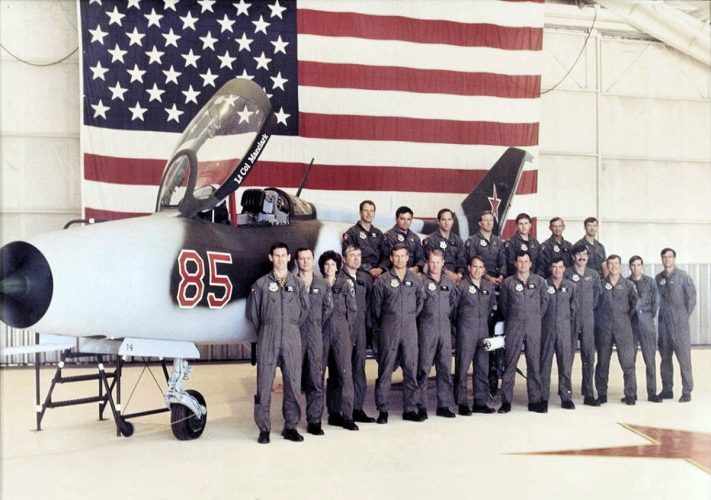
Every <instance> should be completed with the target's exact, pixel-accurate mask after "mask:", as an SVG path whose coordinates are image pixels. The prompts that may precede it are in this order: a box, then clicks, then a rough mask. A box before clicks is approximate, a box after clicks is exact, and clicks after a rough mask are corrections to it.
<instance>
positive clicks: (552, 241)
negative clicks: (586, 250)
mask: <svg viewBox="0 0 711 500" xmlns="http://www.w3.org/2000/svg"><path fill="white" fill-rule="evenodd" d="M548 227H549V229H550V230H551V237H550V238H548V239H547V240H546V241H544V242H543V243H541V251H540V253H539V254H538V260H537V261H536V273H537V274H540V275H541V276H543V277H544V278H548V277H549V276H550V275H551V262H553V261H554V260H555V259H557V258H559V257H560V258H562V259H563V263H564V264H565V267H566V268H567V267H570V266H572V265H573V258H572V256H571V255H570V249H571V248H572V247H573V245H571V243H570V242H569V241H566V240H565V239H564V238H563V231H565V222H564V221H563V219H562V218H560V217H553V218H552V219H551V221H550V224H549V225H548Z"/></svg>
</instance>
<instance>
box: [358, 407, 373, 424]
mask: <svg viewBox="0 0 711 500" xmlns="http://www.w3.org/2000/svg"><path fill="white" fill-rule="evenodd" d="M353 421H354V422H362V423H364V424H372V423H373V422H375V419H374V418H373V417H369V416H368V415H367V414H366V413H365V412H364V411H363V410H353Z"/></svg>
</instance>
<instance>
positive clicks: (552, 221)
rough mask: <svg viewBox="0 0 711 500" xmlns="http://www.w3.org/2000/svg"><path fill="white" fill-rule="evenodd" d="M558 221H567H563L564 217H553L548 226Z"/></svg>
mask: <svg viewBox="0 0 711 500" xmlns="http://www.w3.org/2000/svg"><path fill="white" fill-rule="evenodd" d="M558 221H561V222H563V224H565V222H564V221H563V217H553V218H552V219H551V221H550V222H549V223H548V227H551V226H552V225H553V223H554V222H558Z"/></svg>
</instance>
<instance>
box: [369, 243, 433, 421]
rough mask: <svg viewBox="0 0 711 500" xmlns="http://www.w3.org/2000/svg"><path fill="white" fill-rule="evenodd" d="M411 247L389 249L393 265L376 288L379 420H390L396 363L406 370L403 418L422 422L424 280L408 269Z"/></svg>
mask: <svg viewBox="0 0 711 500" xmlns="http://www.w3.org/2000/svg"><path fill="white" fill-rule="evenodd" d="M409 258H410V255H409V251H408V247H407V246H406V245H405V244H404V243H398V244H396V245H395V246H393V247H392V249H391V251H390V262H391V264H392V268H391V269H390V270H389V271H388V272H386V273H383V274H381V275H380V277H378V279H377V280H376V282H375V286H374V287H373V302H372V308H373V317H374V319H375V321H376V322H377V326H378V328H377V332H378V344H379V349H378V356H379V360H378V380H377V382H376V383H375V404H376V406H377V407H378V411H379V415H378V423H379V424H386V423H388V406H389V401H388V399H389V397H390V385H391V383H392V374H393V370H394V368H395V362H396V361H398V360H399V363H400V366H401V367H402V373H403V379H404V380H403V386H404V388H403V419H404V420H411V421H414V422H421V421H422V418H421V417H420V416H419V414H418V413H417V316H418V315H419V314H420V311H422V306H423V303H424V293H423V291H422V283H421V281H420V279H419V278H418V277H417V275H416V274H415V273H413V272H412V271H411V270H410V269H408V268H407V264H408V259H409Z"/></svg>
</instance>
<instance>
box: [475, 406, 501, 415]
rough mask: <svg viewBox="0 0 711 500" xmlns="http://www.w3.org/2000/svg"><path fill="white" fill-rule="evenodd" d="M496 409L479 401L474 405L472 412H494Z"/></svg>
mask: <svg viewBox="0 0 711 500" xmlns="http://www.w3.org/2000/svg"><path fill="white" fill-rule="evenodd" d="M494 412H496V410H494V409H493V408H489V407H488V406H486V405H481V404H478V403H474V406H473V407H472V413H487V414H488V413H494Z"/></svg>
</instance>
